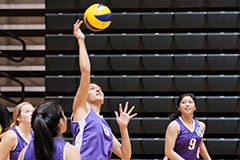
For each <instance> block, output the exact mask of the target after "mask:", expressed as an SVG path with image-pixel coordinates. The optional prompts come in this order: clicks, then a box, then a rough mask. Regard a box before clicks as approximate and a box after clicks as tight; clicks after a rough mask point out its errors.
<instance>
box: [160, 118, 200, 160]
mask: <svg viewBox="0 0 240 160" xmlns="http://www.w3.org/2000/svg"><path fill="white" fill-rule="evenodd" d="M175 121H176V122H177V123H178V125H179V128H180V132H179V134H178V137H177V139H176V143H175V146H174V151H175V152H176V153H177V154H178V155H180V156H181V157H182V158H184V159H187V160H198V159H199V157H198V152H199V146H200V143H201V141H202V137H203V131H202V128H201V126H200V123H199V121H198V120H196V119H195V118H194V119H193V125H194V129H193V130H192V131H191V129H190V128H188V127H187V125H186V124H185V123H184V122H183V120H182V118H181V117H179V118H177V119H176V120H175ZM165 159H166V157H165Z"/></svg>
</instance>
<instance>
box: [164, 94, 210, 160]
mask: <svg viewBox="0 0 240 160" xmlns="http://www.w3.org/2000/svg"><path fill="white" fill-rule="evenodd" d="M196 109H197V107H196V98H195V96H194V95H193V94H192V93H186V94H182V95H180V96H179V98H178V102H177V113H176V114H172V115H170V120H171V122H170V123H169V125H168V127H167V131H166V137H165V155H166V157H165V158H164V160H173V159H179V160H184V159H187V160H198V159H199V153H200V154H201V156H202V157H203V158H204V159H205V160H211V157H210V156H209V154H208V151H207V148H206V146H205V144H204V142H203V135H204V133H205V129H206V126H205V124H204V123H203V122H200V121H198V120H197V119H196V117H195V116H194V113H195V111H196Z"/></svg>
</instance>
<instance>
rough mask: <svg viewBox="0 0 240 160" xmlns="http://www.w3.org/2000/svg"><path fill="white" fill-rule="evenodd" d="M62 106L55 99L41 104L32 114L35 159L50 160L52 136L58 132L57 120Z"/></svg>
mask: <svg viewBox="0 0 240 160" xmlns="http://www.w3.org/2000/svg"><path fill="white" fill-rule="evenodd" d="M62 117H63V110H62V106H61V105H60V104H59V103H58V102H56V101H49V102H46V103H43V104H41V105H40V106H39V107H38V108H37V109H36V110H35V111H34V112H33V116H32V128H33V131H34V148H35V156H36V160H43V159H44V160H51V159H52V156H53V152H54V147H53V138H54V137H56V136H58V135H59V134H60V130H59V127H58V123H59V120H60V119H61V118H62Z"/></svg>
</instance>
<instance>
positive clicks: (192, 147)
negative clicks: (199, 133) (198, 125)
mask: <svg viewBox="0 0 240 160" xmlns="http://www.w3.org/2000/svg"><path fill="white" fill-rule="evenodd" d="M196 141H197V140H196V139H195V138H193V139H191V140H190V142H189V146H188V149H189V150H194V148H195V145H196Z"/></svg>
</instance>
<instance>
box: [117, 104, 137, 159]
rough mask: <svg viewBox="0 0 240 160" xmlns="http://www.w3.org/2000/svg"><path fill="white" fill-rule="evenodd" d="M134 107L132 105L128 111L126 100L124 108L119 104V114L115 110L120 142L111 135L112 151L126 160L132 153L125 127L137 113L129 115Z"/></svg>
mask: <svg viewBox="0 0 240 160" xmlns="http://www.w3.org/2000/svg"><path fill="white" fill-rule="evenodd" d="M134 108H135V107H134V106H132V108H131V109H130V110H129V111H128V102H126V104H125V108H124V110H123V109H122V104H119V114H118V112H116V111H115V115H116V120H117V123H118V125H119V129H120V133H121V138H122V144H121V143H120V142H119V141H118V140H117V138H116V137H115V136H113V153H115V154H116V155H117V156H119V157H120V158H122V159H126V160H127V159H130V158H131V155H132V147H131V142H130V138H129V134H128V128H127V127H128V123H129V121H130V120H131V119H132V118H133V117H135V116H136V115H137V113H134V114H132V115H131V113H132V111H133V109H134Z"/></svg>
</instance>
